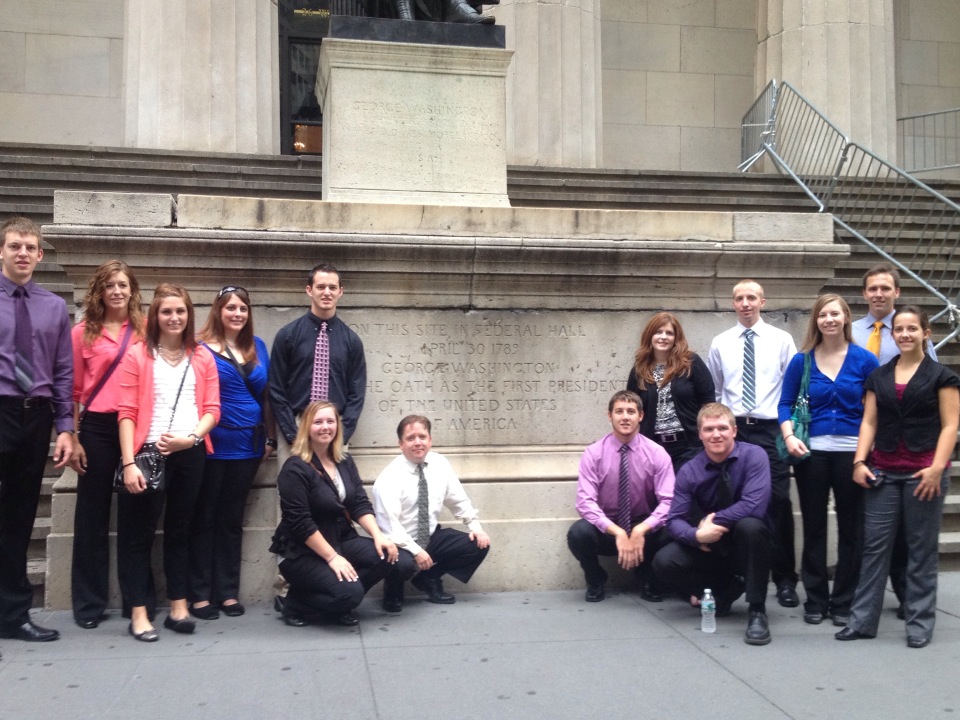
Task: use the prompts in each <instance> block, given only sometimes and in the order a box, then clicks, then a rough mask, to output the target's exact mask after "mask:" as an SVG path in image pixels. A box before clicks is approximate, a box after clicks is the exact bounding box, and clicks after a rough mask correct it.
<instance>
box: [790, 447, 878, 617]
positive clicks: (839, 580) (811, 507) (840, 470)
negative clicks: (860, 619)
mask: <svg viewBox="0 0 960 720" xmlns="http://www.w3.org/2000/svg"><path fill="white" fill-rule="evenodd" d="M793 470H794V473H795V474H796V477H797V494H798V495H799V496H800V512H801V514H802V516H803V555H802V556H801V561H800V575H801V577H802V578H803V587H804V588H805V589H806V591H807V600H806V602H805V603H804V606H803V607H804V609H805V610H806V611H808V612H826V611H828V610H829V611H831V612H835V613H837V614H839V615H847V614H849V613H850V603H851V602H852V601H853V592H854V590H856V587H857V578H858V577H859V575H860V553H861V551H862V545H863V488H861V487H860V486H859V485H857V484H856V483H855V482H854V481H853V452H852V451H851V452H825V451H822V450H812V451H811V452H810V457H809V458H807V459H806V460H804V461H803V462H801V463H799V464H798V465H796V466H795V467H794V469H793ZM831 490H832V491H833V502H834V507H835V509H836V514H837V569H836V572H835V573H834V576H833V591H832V592H831V591H830V579H829V576H828V573H827V504H828V503H829V500H830V491H831Z"/></svg>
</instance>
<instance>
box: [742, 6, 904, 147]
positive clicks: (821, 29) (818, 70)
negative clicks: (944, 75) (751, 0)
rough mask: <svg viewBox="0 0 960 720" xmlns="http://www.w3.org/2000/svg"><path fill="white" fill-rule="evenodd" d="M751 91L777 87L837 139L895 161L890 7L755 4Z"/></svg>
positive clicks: (894, 76)
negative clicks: (803, 103)
mask: <svg viewBox="0 0 960 720" xmlns="http://www.w3.org/2000/svg"><path fill="white" fill-rule="evenodd" d="M757 25H758V29H759V40H760V43H759V45H758V54H757V89H758V92H759V91H760V90H762V88H763V87H764V86H765V85H766V84H767V82H769V81H770V80H771V79H773V78H776V79H778V80H784V81H786V82H789V83H790V84H791V85H793V86H794V87H795V88H796V89H797V90H798V91H799V92H800V94H801V95H803V96H804V97H806V98H807V99H808V100H809V101H810V102H811V103H813V104H814V105H815V106H816V107H817V108H818V109H819V110H820V111H821V112H822V113H824V114H825V115H826V116H827V117H828V118H829V119H830V121H831V122H833V123H834V124H835V125H836V126H837V127H838V128H840V130H841V132H843V133H845V134H847V135H849V136H850V137H851V139H853V140H854V141H855V142H857V143H859V144H861V145H863V146H865V147H866V148H868V149H870V150H871V151H873V152H874V153H876V154H878V155H880V157H884V158H889V159H894V158H896V156H897V137H896V127H897V123H896V86H895V82H896V67H895V37H894V22H893V0H830V1H829V2H823V1H818V2H811V1H810V0H761V2H760V15H759V18H758V23H757Z"/></svg>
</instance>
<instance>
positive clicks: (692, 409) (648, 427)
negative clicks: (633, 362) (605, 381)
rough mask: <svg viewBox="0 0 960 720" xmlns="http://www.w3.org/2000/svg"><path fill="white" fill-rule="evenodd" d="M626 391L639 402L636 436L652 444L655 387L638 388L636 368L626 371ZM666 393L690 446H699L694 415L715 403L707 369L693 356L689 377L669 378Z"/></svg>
mask: <svg viewBox="0 0 960 720" xmlns="http://www.w3.org/2000/svg"><path fill="white" fill-rule="evenodd" d="M627 390H630V391H631V392H635V393H636V394H637V395H639V396H640V399H641V400H642V401H643V420H641V421H640V433H641V434H642V435H644V436H645V437H648V438H650V439H651V440H654V441H656V439H657V438H656V437H655V435H654V432H653V430H654V428H655V427H656V423H657V394H658V392H659V391H658V390H657V387H656V386H655V385H649V386H647V388H646V389H644V390H641V389H640V382H639V380H638V378H637V369H636V368H633V369H631V370H630V376H629V377H628V378H627ZM670 392H671V393H672V394H673V406H674V408H676V411H677V419H679V420H680V424H681V425H682V426H683V432H684V434H686V435H687V440H688V441H689V442H690V443H691V444H693V445H700V444H702V443H701V442H700V435H699V433H698V432H697V413H699V412H700V408H702V407H703V406H704V405H706V404H707V403H712V402H716V401H717V395H716V389H715V388H714V385H713V377H712V376H711V375H710V371H709V370H708V369H707V366H706V363H704V362H703V360H701V359H700V356H699V355H697V354H696V353H694V354H693V358H692V362H691V363H690V375H689V376H687V375H675V376H674V377H673V378H671V379H670Z"/></svg>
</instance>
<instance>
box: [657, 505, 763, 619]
mask: <svg viewBox="0 0 960 720" xmlns="http://www.w3.org/2000/svg"><path fill="white" fill-rule="evenodd" d="M770 551H771V542H770V531H769V529H768V528H767V524H766V522H764V521H763V520H758V519H757V518H744V519H743V520H741V521H740V522H738V523H737V524H736V525H734V526H733V527H732V528H731V529H730V532H728V533H727V534H726V535H724V536H723V537H722V538H721V539H720V540H719V541H718V542H716V543H714V544H713V545H711V546H710V552H705V551H703V550H701V549H700V548H699V547H693V546H692V545H686V544H685V543H681V542H677V541H676V540H673V541H671V542H669V543H667V545H666V546H665V547H664V548H663V549H662V550H661V551H660V552H658V553H657V556H656V557H655V558H654V560H653V572H654V574H655V575H656V577H657V580H659V582H660V583H661V585H662V586H663V587H664V588H670V589H673V590H676V591H677V592H679V593H681V594H682V595H684V596H690V595H697V596H699V595H700V594H701V593H702V592H703V590H704V588H710V589H712V590H713V591H714V596H715V597H717V598H718V599H722V598H723V596H724V594H726V593H730V594H732V593H733V591H732V588H734V587H738V583H737V582H736V581H735V580H734V576H736V575H742V576H743V578H744V580H745V581H746V591H747V602H749V603H763V602H764V601H765V600H766V598H767V578H768V576H769V574H770Z"/></svg>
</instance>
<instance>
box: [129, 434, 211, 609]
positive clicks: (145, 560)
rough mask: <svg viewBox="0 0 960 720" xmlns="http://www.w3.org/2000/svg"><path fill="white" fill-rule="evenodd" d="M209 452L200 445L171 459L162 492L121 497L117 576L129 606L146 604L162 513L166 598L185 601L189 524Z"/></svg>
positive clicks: (188, 573) (168, 458) (180, 452)
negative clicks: (155, 539) (155, 541)
mask: <svg viewBox="0 0 960 720" xmlns="http://www.w3.org/2000/svg"><path fill="white" fill-rule="evenodd" d="M206 457H207V453H206V449H205V448H204V446H203V445H202V444H201V445H198V446H196V447H193V448H189V449H187V450H180V451H178V452H175V453H173V454H171V455H169V456H167V462H166V472H167V489H166V491H165V492H162V493H150V494H146V495H144V494H140V495H129V494H127V493H120V494H119V495H118V496H117V574H118V575H119V576H120V591H121V592H122V593H123V599H124V603H125V604H126V605H128V606H130V607H138V606H141V605H147V604H148V603H149V601H150V582H151V577H152V575H153V567H152V564H151V562H150V555H151V551H152V549H153V540H154V536H155V535H156V531H157V522H158V521H159V520H160V514H161V513H163V512H164V505H166V512H165V513H164V519H163V571H164V575H165V577H166V580H167V597H168V598H169V599H171V600H184V599H186V597H187V591H188V585H189V575H190V572H189V566H190V562H189V551H188V546H189V538H190V522H191V520H192V519H193V512H194V510H195V508H196V505H197V496H198V495H199V493H200V482H201V479H202V477H203V464H204V461H205V460H206Z"/></svg>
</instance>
